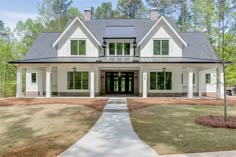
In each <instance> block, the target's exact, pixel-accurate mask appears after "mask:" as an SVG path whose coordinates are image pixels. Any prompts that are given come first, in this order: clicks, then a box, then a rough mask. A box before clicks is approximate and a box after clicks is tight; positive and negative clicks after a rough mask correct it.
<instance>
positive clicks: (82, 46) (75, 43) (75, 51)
mask: <svg viewBox="0 0 236 157" xmlns="http://www.w3.org/2000/svg"><path fill="white" fill-rule="evenodd" d="M70 47H71V50H70V51H71V55H86V40H71V42H70Z"/></svg>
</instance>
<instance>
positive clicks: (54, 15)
mask: <svg viewBox="0 0 236 157" xmlns="http://www.w3.org/2000/svg"><path fill="white" fill-rule="evenodd" d="M71 4H72V0H43V2H42V3H41V4H40V6H39V8H38V10H39V13H40V17H39V19H40V21H41V22H42V23H43V25H44V26H45V30H46V31H51V32H61V31H63V30H64V28H65V26H66V25H67V22H68V21H69V19H70V16H69V15H70V13H76V11H75V9H72V10H70V7H71ZM77 13H78V11H77ZM72 15H73V14H72Z"/></svg>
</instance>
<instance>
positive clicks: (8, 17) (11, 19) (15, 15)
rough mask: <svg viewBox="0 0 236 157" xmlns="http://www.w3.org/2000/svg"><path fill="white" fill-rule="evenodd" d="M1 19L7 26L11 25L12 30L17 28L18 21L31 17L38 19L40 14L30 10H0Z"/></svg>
mask: <svg viewBox="0 0 236 157" xmlns="http://www.w3.org/2000/svg"><path fill="white" fill-rule="evenodd" d="M0 15H1V16H0V18H1V19H0V20H2V21H3V22H4V23H5V26H7V27H10V28H11V29H12V30H13V29H14V28H15V26H16V24H17V22H18V21H20V20H21V21H25V20H27V19H29V18H31V19H36V17H37V16H38V14H36V13H29V12H16V11H4V10H0Z"/></svg>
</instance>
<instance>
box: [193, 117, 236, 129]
mask: <svg viewBox="0 0 236 157" xmlns="http://www.w3.org/2000/svg"><path fill="white" fill-rule="evenodd" d="M195 122H196V123H198V124H201V125H205V126H209V127H213V128H230V129H236V117H233V116H229V117H227V121H226V122H224V116H213V115H209V116H202V117H198V118H196V119H195Z"/></svg>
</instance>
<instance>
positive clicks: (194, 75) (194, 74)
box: [193, 73, 195, 84]
mask: <svg viewBox="0 0 236 157" xmlns="http://www.w3.org/2000/svg"><path fill="white" fill-rule="evenodd" d="M193 84H195V73H193Z"/></svg>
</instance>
